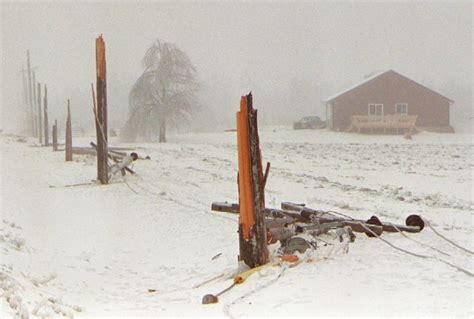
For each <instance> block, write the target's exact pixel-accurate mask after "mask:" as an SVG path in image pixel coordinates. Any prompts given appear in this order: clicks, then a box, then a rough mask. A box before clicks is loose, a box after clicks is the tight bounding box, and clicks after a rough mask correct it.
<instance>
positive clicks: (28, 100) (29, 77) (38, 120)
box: [21, 50, 58, 150]
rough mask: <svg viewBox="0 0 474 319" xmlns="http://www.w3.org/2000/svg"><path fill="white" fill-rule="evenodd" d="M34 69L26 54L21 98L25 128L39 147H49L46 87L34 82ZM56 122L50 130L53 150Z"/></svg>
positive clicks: (28, 55)
mask: <svg viewBox="0 0 474 319" xmlns="http://www.w3.org/2000/svg"><path fill="white" fill-rule="evenodd" d="M35 69H36V68H32V67H31V59H30V51H29V50H28V51H27V52H26V69H25V68H24V67H23V69H22V71H21V73H22V79H23V97H24V103H25V106H26V113H27V119H28V121H27V127H28V132H29V134H30V135H31V136H34V137H37V138H38V142H39V144H40V145H44V146H49V145H50V138H49V110H48V87H47V86H46V84H43V90H44V94H43V96H42V94H41V93H42V85H41V83H39V82H37V81H36V72H35ZM57 133H58V130H57V120H55V125H54V127H53V130H52V139H53V150H58V145H57V142H58V138H57Z"/></svg>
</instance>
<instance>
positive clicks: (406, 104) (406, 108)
mask: <svg viewBox="0 0 474 319" xmlns="http://www.w3.org/2000/svg"><path fill="white" fill-rule="evenodd" d="M398 105H405V110H406V112H405V113H398V112H397V106H398ZM395 114H399V115H408V103H395Z"/></svg>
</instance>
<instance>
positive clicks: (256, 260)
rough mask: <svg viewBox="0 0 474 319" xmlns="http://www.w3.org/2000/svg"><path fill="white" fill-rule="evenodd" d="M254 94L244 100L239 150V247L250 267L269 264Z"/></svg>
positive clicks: (238, 140)
mask: <svg viewBox="0 0 474 319" xmlns="http://www.w3.org/2000/svg"><path fill="white" fill-rule="evenodd" d="M252 104H253V101H252V93H250V94H248V95H247V96H242V97H241V100H240V112H237V146H238V158H239V175H238V182H239V184H238V186H239V205H240V216H239V245H240V256H239V259H240V260H243V261H244V262H245V263H246V264H247V265H248V266H249V267H251V268H254V267H257V266H260V265H264V264H266V263H267V262H268V259H269V257H268V249H267V229H266V227H265V196H264V188H265V179H266V178H265V177H264V175H263V169H262V160H261V152H260V142H259V138H258V126H257V110H255V109H254V108H253V105H252Z"/></svg>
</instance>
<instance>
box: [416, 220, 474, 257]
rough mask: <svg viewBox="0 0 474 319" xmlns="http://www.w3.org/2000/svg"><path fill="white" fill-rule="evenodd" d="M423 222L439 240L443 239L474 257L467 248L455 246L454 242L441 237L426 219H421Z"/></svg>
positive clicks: (473, 253)
mask: <svg viewBox="0 0 474 319" xmlns="http://www.w3.org/2000/svg"><path fill="white" fill-rule="evenodd" d="M423 221H424V222H425V224H426V225H428V227H429V228H430V229H431V230H432V231H433V232H434V233H435V234H436V235H437V236H438V237H440V238H442V239H444V240H445V241H447V242H448V243H450V244H451V245H453V246H455V247H457V248H459V249H461V250H464V251H465V252H467V253H469V254H471V255H474V252H473V251H471V250H469V249H467V248H464V247H463V246H461V245H459V244H456V243H455V242H454V241H452V240H450V239H448V238H446V237H444V236H443V235H441V234H440V233H438V231H437V230H436V229H435V228H434V227H433V226H432V225H431V223H430V222H429V221H428V220H427V219H424V218H423Z"/></svg>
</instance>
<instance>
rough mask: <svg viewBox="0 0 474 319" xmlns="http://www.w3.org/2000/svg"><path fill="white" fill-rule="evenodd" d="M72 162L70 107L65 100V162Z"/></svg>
mask: <svg viewBox="0 0 474 319" xmlns="http://www.w3.org/2000/svg"><path fill="white" fill-rule="evenodd" d="M69 161H72V126H71V107H70V104H69V100H67V120H66V162H69Z"/></svg>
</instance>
